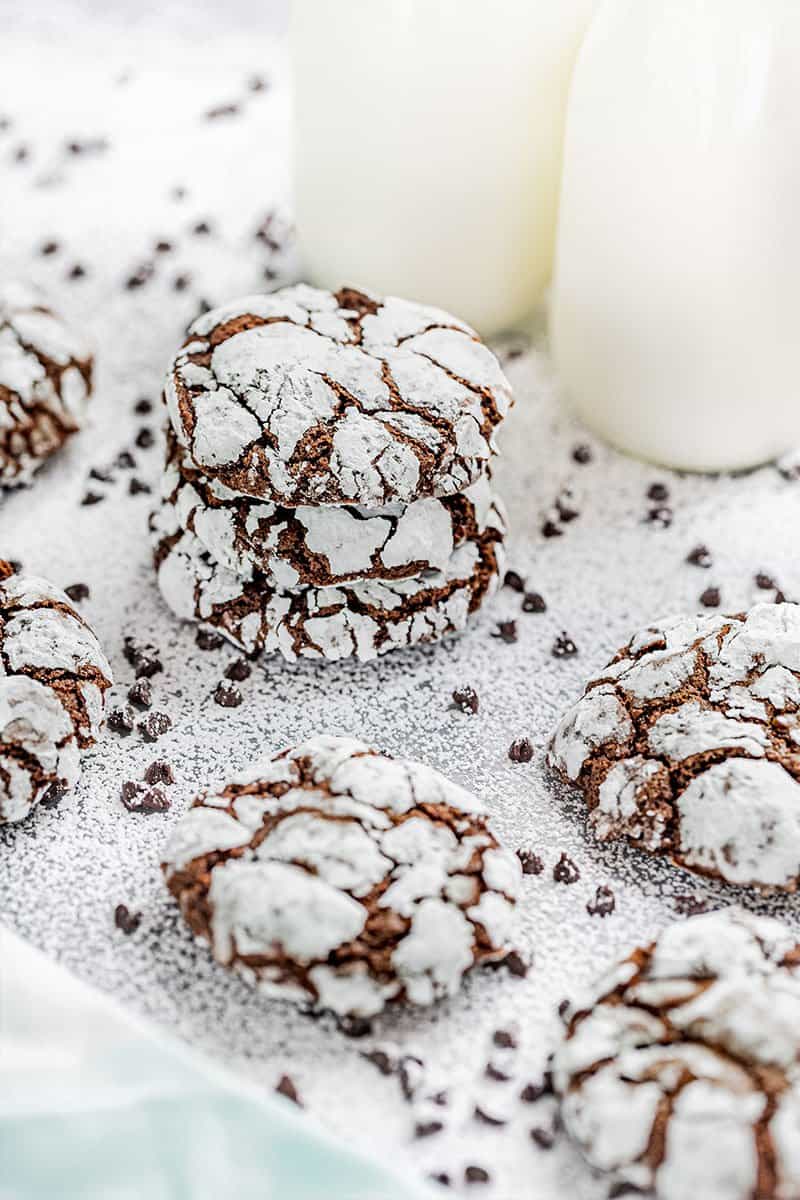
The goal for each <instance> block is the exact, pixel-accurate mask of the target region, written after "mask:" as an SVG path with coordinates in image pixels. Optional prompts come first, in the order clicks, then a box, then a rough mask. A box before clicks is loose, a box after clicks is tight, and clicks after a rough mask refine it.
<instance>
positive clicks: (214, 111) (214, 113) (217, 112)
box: [205, 103, 241, 121]
mask: <svg viewBox="0 0 800 1200" xmlns="http://www.w3.org/2000/svg"><path fill="white" fill-rule="evenodd" d="M240 111H241V110H240V108H239V105H238V104H232V103H231V104H217V105H215V106H214V108H209V109H207V110H206V114H205V117H206V120H207V121H217V120H219V118H220V117H236V116H238V114H239V112H240Z"/></svg>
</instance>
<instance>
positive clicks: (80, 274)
mask: <svg viewBox="0 0 800 1200" xmlns="http://www.w3.org/2000/svg"><path fill="white" fill-rule="evenodd" d="M85 278H86V267H84V266H83V265H82V264H81V263H73V264H72V266H71V267H70V269H69V271H67V279H85Z"/></svg>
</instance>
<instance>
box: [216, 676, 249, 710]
mask: <svg viewBox="0 0 800 1200" xmlns="http://www.w3.org/2000/svg"><path fill="white" fill-rule="evenodd" d="M214 703H215V704H219V706H220V708H238V707H239V705H240V704H241V703H242V693H241V692H240V691H239V689H238V688H237V687H231V686H230V685H229V684H227V683H222V682H220V683H218V684H217V686H216V689H215V691H214Z"/></svg>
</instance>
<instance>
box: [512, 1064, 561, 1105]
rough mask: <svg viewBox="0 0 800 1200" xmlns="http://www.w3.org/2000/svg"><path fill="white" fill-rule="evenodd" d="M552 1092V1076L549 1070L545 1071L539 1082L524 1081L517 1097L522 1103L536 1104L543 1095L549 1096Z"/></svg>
mask: <svg viewBox="0 0 800 1200" xmlns="http://www.w3.org/2000/svg"><path fill="white" fill-rule="evenodd" d="M552 1093H553V1076H552V1074H551V1073H550V1071H545V1073H544V1075H543V1076H542V1081H541V1083H526V1084H525V1087H524V1088H523V1089H522V1091H521V1092H520V1094H519V1098H520V1100H522V1102H523V1103H524V1104H536V1102H537V1101H538V1100H541V1099H542V1097H543V1096H550V1095H552Z"/></svg>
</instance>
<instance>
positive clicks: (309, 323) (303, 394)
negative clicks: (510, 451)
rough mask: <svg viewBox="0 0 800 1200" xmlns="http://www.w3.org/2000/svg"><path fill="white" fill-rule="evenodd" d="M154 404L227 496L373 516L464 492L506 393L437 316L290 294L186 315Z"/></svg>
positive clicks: (380, 303) (455, 329)
mask: <svg viewBox="0 0 800 1200" xmlns="http://www.w3.org/2000/svg"><path fill="white" fill-rule="evenodd" d="M165 399H166V404H167V408H168V411H169V417H170V421H171V423H172V426H173V428H174V430H175V432H176V434H177V435H178V438H179V439H180V441H181V443H182V444H183V445H184V446H185V447H186V449H187V451H188V453H189V455H190V457H191V459H192V461H193V462H194V464H195V465H196V467H197V468H198V469H199V470H200V471H201V472H202V473H203V474H204V475H205V476H206V477H207V478H209V479H216V480H218V481H219V482H220V483H222V484H224V485H225V486H226V487H227V488H228V489H229V490H230V491H231V492H234V493H236V494H238V495H242V496H251V497H256V498H257V499H264V500H272V501H274V502H275V503H277V504H285V505H288V506H292V507H293V506H297V505H318V504H350V503H354V504H361V505H364V506H366V507H373V508H375V507H379V506H381V505H384V504H393V503H397V502H400V503H408V502H409V501H411V500H415V499H417V498H418V497H420V496H447V495H451V494H452V493H453V492H459V491H462V490H463V489H464V488H465V487H467V486H468V485H469V484H470V483H473V482H474V481H475V480H476V479H477V477H478V476H479V475H480V474H481V473H482V472H483V471H484V469H485V467H486V464H487V462H488V460H489V458H490V456H491V455H492V453H493V452H494V440H493V438H494V430H495V428H496V426H497V425H498V424H499V423H500V422H501V421H502V419H503V417H504V416H505V415H506V413H507V412H508V409H509V407H510V405H511V391H510V387H509V384H508V381H507V380H506V378H505V376H504V375H503V372H502V371H501V369H500V366H499V364H498V362H497V359H496V358H495V357H494V355H493V354H492V353H491V351H490V350H488V349H487V347H486V346H484V345H483V343H482V342H481V341H480V339H479V338H478V336H477V334H476V333H474V331H473V330H471V329H470V328H469V327H468V326H467V325H464V324H462V323H461V322H460V321H457V320H456V319H455V318H454V317H451V316H450V315H449V314H447V313H444V312H442V311H441V310H440V309H435V308H428V307H425V306H423V305H419V304H412V303H410V302H408V301H406V300H398V299H396V298H394V297H389V298H387V299H385V300H382V299H378V298H377V297H374V296H370V295H367V294H366V293H364V292H358V291H355V290H354V289H352V288H343V289H341V290H340V291H339V292H337V293H335V294H333V293H331V292H325V291H320V290H318V289H316V288H311V287H308V286H306V285H298V286H296V287H290V288H283V289H282V290H281V291H277V292H273V293H271V294H269V295H259V296H246V297H244V298H243V299H241V300H236V301H233V302H232V303H230V304H227V305H225V306H223V307H222V308H217V309H213V310H212V311H211V312H208V313H206V314H204V315H203V316H201V317H199V318H198V319H197V320H196V321H195V322H194V324H193V325H192V326H191V327H190V329H189V333H188V336H187V339H186V341H185V343H184V345H183V346H182V347H181V349H180V350H179V352H178V353H177V355H176V356H175V358H174V360H173V362H172V365H171V367H170V370H169V372H168V375H167V381H166V387H165Z"/></svg>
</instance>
